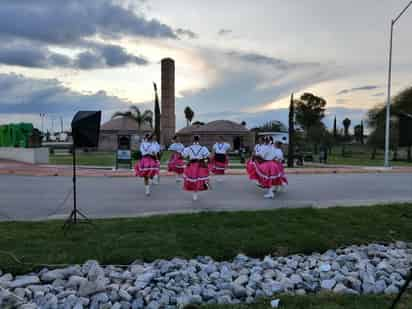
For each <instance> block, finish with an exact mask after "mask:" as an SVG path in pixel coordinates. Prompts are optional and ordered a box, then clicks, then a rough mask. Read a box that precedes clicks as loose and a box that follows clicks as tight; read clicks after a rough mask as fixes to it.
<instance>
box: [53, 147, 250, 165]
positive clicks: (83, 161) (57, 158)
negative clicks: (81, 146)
mask: <svg viewBox="0 0 412 309" xmlns="http://www.w3.org/2000/svg"><path fill="white" fill-rule="evenodd" d="M170 155H171V152H170V151H164V152H163V153H162V158H161V163H162V164H167V162H168V161H169V158H170ZM115 159H116V154H115V153H114V152H77V153H76V160H77V161H76V162H77V164H78V165H89V166H106V167H113V166H114V165H115ZM230 162H231V163H237V164H240V159H238V158H236V157H232V158H230ZM49 163H50V164H56V165H71V164H72V156H71V155H70V154H51V155H50V157H49ZM133 164H134V161H133ZM234 168H244V167H243V166H242V167H234Z"/></svg>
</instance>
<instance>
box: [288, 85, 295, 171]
mask: <svg viewBox="0 0 412 309" xmlns="http://www.w3.org/2000/svg"><path fill="white" fill-rule="evenodd" d="M288 131H289V145H288V167H293V162H294V161H293V159H294V156H295V154H294V148H293V147H294V146H295V145H294V141H295V139H294V135H295V102H293V93H292V95H291V96H290V105H289V130H288Z"/></svg>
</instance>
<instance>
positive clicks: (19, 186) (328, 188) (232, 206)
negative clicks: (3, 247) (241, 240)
mask: <svg viewBox="0 0 412 309" xmlns="http://www.w3.org/2000/svg"><path fill="white" fill-rule="evenodd" d="M289 181H290V185H289V187H288V189H287V191H286V192H283V193H279V194H277V196H276V198H275V199H274V200H265V199H263V194H264V191H262V190H261V189H259V188H257V187H256V186H255V185H254V184H253V183H251V182H250V181H249V180H248V179H247V177H246V176H226V177H225V178H224V181H223V182H222V183H217V182H216V181H213V182H212V187H213V188H212V190H211V191H208V192H205V193H201V194H200V196H199V200H198V201H196V202H194V201H192V200H191V195H190V193H187V192H183V191H182V188H181V187H182V184H177V183H176V182H175V179H174V178H173V177H163V178H162V179H161V181H160V184H159V185H157V186H154V187H153V189H152V195H151V197H149V198H148V197H146V196H145V195H144V187H143V181H142V180H141V179H139V178H130V177H125V178H122V177H79V178H78V206H79V208H80V209H81V210H82V211H83V212H84V213H85V214H87V215H88V216H89V217H91V218H110V217H132V216H140V215H150V214H165V213H181V212H198V211H219V210H257V209H277V208H293V207H331V206H354V205H371V204H382V203H389V202H407V201H410V202H412V174H330V175H290V176H289ZM71 188H72V182H71V178H70V177H30V176H9V175H3V176H0V220H41V219H61V218H65V217H66V216H67V215H68V214H69V212H70V210H71V207H72V197H71V196H68V194H67V193H68V192H70V190H71ZM66 197H67V198H66ZM65 198H66V201H65Z"/></svg>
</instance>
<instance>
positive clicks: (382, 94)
mask: <svg viewBox="0 0 412 309" xmlns="http://www.w3.org/2000/svg"><path fill="white" fill-rule="evenodd" d="M384 95H385V92H378V93H375V94H372V96H373V97H383V96H384Z"/></svg>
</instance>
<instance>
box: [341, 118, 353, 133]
mask: <svg viewBox="0 0 412 309" xmlns="http://www.w3.org/2000/svg"><path fill="white" fill-rule="evenodd" d="M342 124H343V127H344V129H345V136H346V137H348V136H349V127H350V124H351V121H350V119H349V118H345V119H343V121H342Z"/></svg>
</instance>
